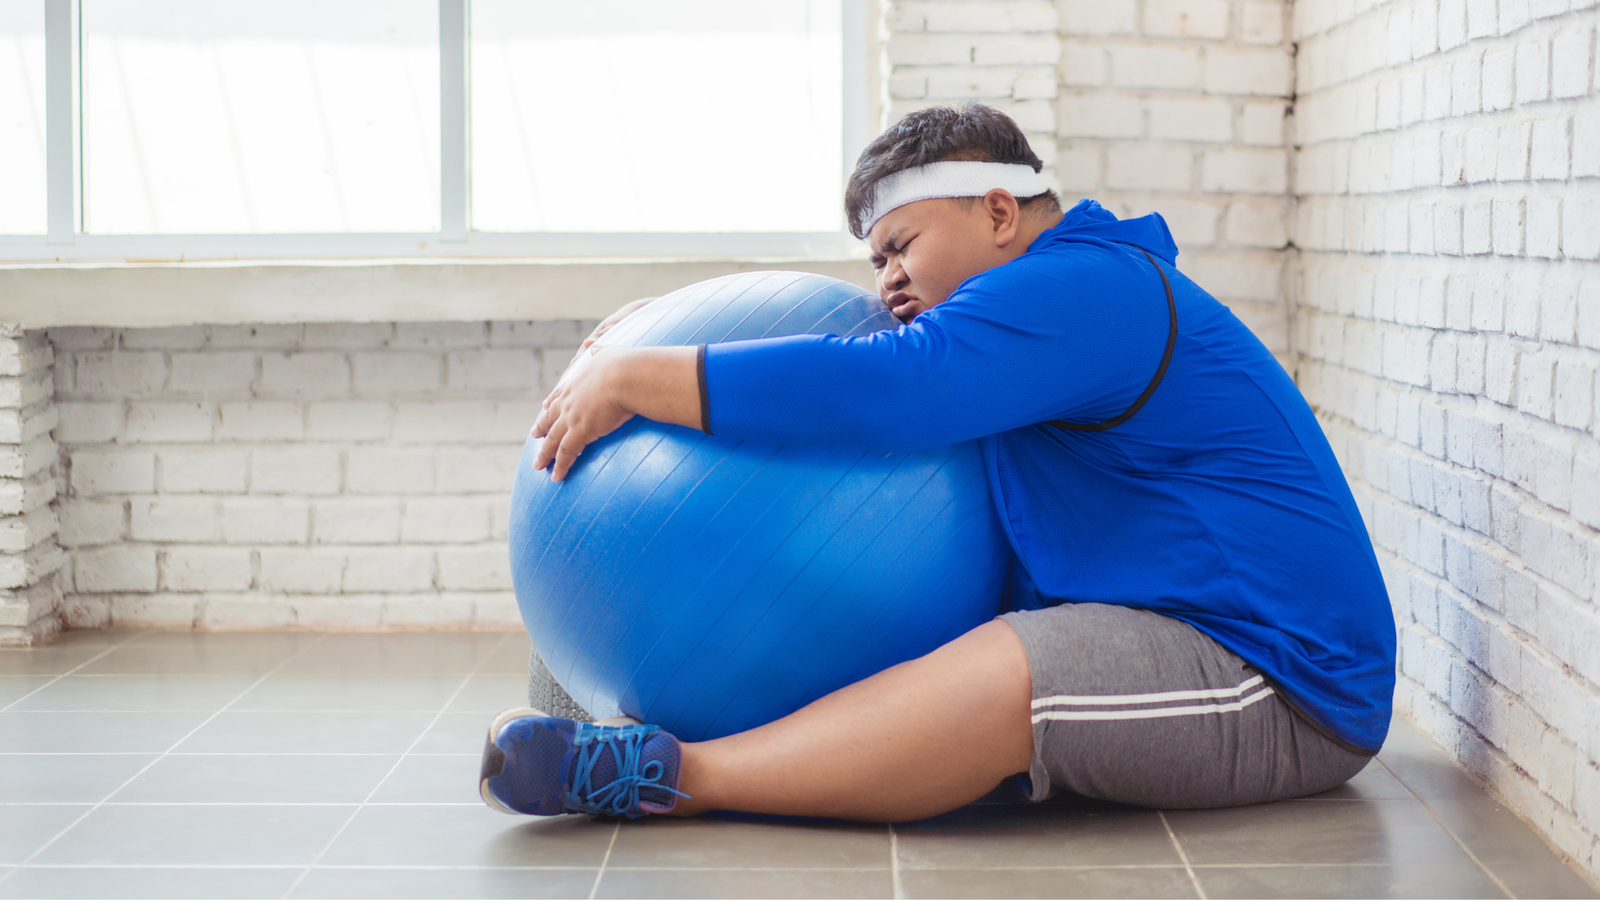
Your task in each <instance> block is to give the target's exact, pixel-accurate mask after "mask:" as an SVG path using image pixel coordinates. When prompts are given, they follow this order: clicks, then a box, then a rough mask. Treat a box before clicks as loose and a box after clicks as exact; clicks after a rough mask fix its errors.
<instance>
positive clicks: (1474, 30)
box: [1467, 0, 1500, 40]
mask: <svg viewBox="0 0 1600 900" xmlns="http://www.w3.org/2000/svg"><path fill="white" fill-rule="evenodd" d="M1499 32H1500V21H1499V17H1498V16H1497V15H1496V9H1495V2H1494V0H1467V38H1468V39H1469V40H1470V39H1472V38H1480V37H1488V36H1490V35H1493V34H1498V33H1499Z"/></svg>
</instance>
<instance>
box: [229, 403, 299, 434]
mask: <svg viewBox="0 0 1600 900" xmlns="http://www.w3.org/2000/svg"><path fill="white" fill-rule="evenodd" d="M216 436H217V440H220V441H298V440H303V439H304V438H305V414H304V411H303V410H302V409H301V407H300V404H298V403H291V402H287V401H277V400H272V401H267V400H262V401H250V402H236V403H219V404H217V428H216Z"/></svg>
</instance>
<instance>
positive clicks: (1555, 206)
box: [1527, 197, 1561, 259]
mask: <svg viewBox="0 0 1600 900" xmlns="http://www.w3.org/2000/svg"><path fill="white" fill-rule="evenodd" d="M1527 219H1528V235H1527V248H1528V255H1529V256H1534V257H1538V258H1540V259H1558V258H1559V257H1560V256H1561V201H1560V200H1559V199H1557V198H1555V197H1539V198H1530V199H1529V200H1528V205H1527Z"/></svg>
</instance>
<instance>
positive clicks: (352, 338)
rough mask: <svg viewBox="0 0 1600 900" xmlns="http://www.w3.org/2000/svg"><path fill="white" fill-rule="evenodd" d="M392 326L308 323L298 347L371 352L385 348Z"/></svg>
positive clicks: (384, 324)
mask: <svg viewBox="0 0 1600 900" xmlns="http://www.w3.org/2000/svg"><path fill="white" fill-rule="evenodd" d="M393 339H394V326H393V325H391V324H389V323H387V322H371V323H368V322H320V323H308V324H307V325H306V326H305V332H304V334H303V335H302V337H301V339H300V345H301V346H302V347H305V348H306V349H308V350H372V349H376V348H379V347H387V346H388V345H389V342H390V341H391V340H393Z"/></svg>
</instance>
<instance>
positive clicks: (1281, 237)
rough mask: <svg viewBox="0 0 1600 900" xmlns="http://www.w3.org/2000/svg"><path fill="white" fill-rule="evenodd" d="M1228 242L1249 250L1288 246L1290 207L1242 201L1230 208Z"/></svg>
mask: <svg viewBox="0 0 1600 900" xmlns="http://www.w3.org/2000/svg"><path fill="white" fill-rule="evenodd" d="M1227 232H1228V241H1229V243H1232V244H1238V245H1241V246H1246V247H1271V248H1280V247H1283V246H1285V245H1286V244H1287V243H1288V239H1289V238H1288V207H1287V205H1286V204H1285V203H1283V202H1281V201H1273V202H1268V201H1239V202H1237V203H1232V204H1230V205H1229V206H1228V218H1227Z"/></svg>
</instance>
